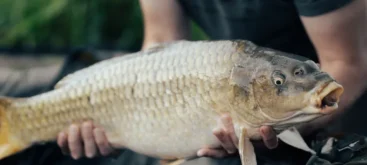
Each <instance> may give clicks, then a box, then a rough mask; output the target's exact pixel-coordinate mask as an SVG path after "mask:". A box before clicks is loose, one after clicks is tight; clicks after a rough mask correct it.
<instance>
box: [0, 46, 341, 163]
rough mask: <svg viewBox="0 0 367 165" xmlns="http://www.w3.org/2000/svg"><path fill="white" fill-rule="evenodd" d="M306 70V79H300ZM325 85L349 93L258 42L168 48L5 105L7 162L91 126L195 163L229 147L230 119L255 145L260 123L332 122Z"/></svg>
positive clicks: (0, 141) (136, 146) (137, 147)
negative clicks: (224, 131)
mask: <svg viewBox="0 0 367 165" xmlns="http://www.w3.org/2000/svg"><path fill="white" fill-rule="evenodd" d="M297 67H298V68H303V71H304V72H306V73H304V74H303V76H294V75H293V73H294V70H295V69H297ZM274 71H277V72H274ZM319 73H320V74H319ZM320 75H321V76H320ZM282 76H285V77H286V78H287V79H285V80H282ZM276 80H282V81H284V82H283V83H284V84H282V85H278V86H277V85H275V84H274V83H275V82H276ZM326 83H327V84H333V85H331V87H330V88H333V89H329V90H330V91H328V92H332V91H335V90H337V94H336V96H335V97H336V98H337V100H336V102H337V101H338V98H339V96H340V94H341V93H342V87H341V86H340V85H338V84H337V83H336V82H335V81H334V80H333V79H332V78H331V77H330V76H329V75H328V74H321V71H320V70H319V68H318V67H317V66H316V65H314V63H313V62H310V61H307V59H306V60H305V59H301V57H300V56H293V55H289V54H286V53H283V52H279V51H275V50H271V49H267V48H263V47H259V46H257V45H255V44H253V43H252V42H249V41H242V40H237V41H196V42H190V41H178V42H174V43H169V44H163V45H160V46H158V47H155V48H152V49H149V50H148V51H141V52H137V53H133V54H131V55H127V56H123V57H115V58H113V59H109V60H105V61H102V62H100V63H97V64H95V65H92V66H91V67H88V68H86V69H83V70H80V71H77V72H76V73H74V74H70V75H68V76H66V77H65V78H64V79H62V80H61V81H60V82H59V83H58V84H57V85H56V87H55V89H54V90H52V91H50V92H46V93H43V94H40V95H36V96H33V97H29V98H2V99H0V122H1V127H0V158H4V157H7V156H9V155H12V154H15V153H17V152H19V151H21V150H24V149H25V148H27V147H30V146H31V145H32V144H33V143H39V142H45V141H53V140H55V139H56V137H57V134H58V133H59V132H60V131H62V130H63V129H65V128H67V127H68V126H69V125H70V124H72V123H81V122H82V121H85V120H93V122H94V123H96V124H97V125H100V126H102V127H103V128H105V130H106V133H107V137H108V139H109V141H110V143H111V144H112V145H113V146H114V147H117V148H119V147H127V148H129V149H132V150H134V151H136V152H139V153H142V154H145V155H149V156H154V157H158V158H162V159H175V158H186V157H191V156H195V155H196V152H197V151H198V150H199V149H200V148H202V147H218V146H219V145H220V143H219V141H218V140H217V139H216V137H215V136H214V135H213V134H212V130H213V129H214V128H215V127H216V126H217V121H216V120H217V119H218V118H219V116H220V115H221V114H223V113H229V114H230V115H231V117H232V118H233V121H234V124H235V128H236V134H237V136H247V137H249V138H251V139H259V138H260V135H259V132H258V128H259V127H260V126H261V125H272V126H273V127H274V128H275V129H278V130H283V129H285V128H287V127H289V126H292V125H295V124H301V123H304V122H306V121H309V120H311V119H314V118H316V117H319V116H321V115H323V112H321V109H317V108H315V104H316V102H317V99H320V98H319V95H318V94H319V93H320V92H317V91H322V90H321V86H322V85H324V84H326ZM329 86H330V85H329ZM322 89H324V88H322ZM333 109H335V107H334V108H333ZM306 112H307V113H308V115H305V114H303V115H301V116H299V117H296V116H295V115H296V114H297V115H300V114H302V113H306ZM291 117H292V118H291ZM243 129H246V132H247V133H246V134H245V135H242V134H241V133H242V130H243ZM1 151H3V152H1Z"/></svg>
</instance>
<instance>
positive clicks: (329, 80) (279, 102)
mask: <svg viewBox="0 0 367 165" xmlns="http://www.w3.org/2000/svg"><path fill="white" fill-rule="evenodd" d="M272 59H273V60H271V61H270V63H269V64H268V65H265V66H259V68H258V69H257V72H255V73H254V75H253V76H252V77H253V81H252V88H253V96H254V100H255V101H256V102H257V105H258V108H259V110H260V111H261V114H262V115H264V117H265V118H266V119H268V120H269V121H270V123H276V124H284V123H298V122H299V123H301V122H307V121H309V120H311V119H313V118H316V117H318V116H321V115H327V114H330V113H332V112H333V111H335V110H336V109H337V108H338V102H339V99H340V96H341V95H342V93H343V90H344V89H343V87H342V85H340V84H339V83H337V82H336V81H335V79H334V78H333V77H331V75H330V74H328V73H326V72H323V71H322V70H321V69H320V68H319V66H318V65H316V63H315V62H313V61H311V60H298V59H296V58H292V57H290V56H274V57H273V58H272ZM274 61H276V62H274Z"/></svg>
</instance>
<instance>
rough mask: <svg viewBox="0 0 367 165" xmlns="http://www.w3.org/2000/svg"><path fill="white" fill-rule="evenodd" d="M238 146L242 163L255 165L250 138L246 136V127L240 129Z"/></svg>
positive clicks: (243, 164)
mask: <svg viewBox="0 0 367 165" xmlns="http://www.w3.org/2000/svg"><path fill="white" fill-rule="evenodd" d="M238 148H239V154H240V157H241V164H242V165H257V162H256V154H255V151H254V146H253V145H252V143H251V141H250V139H249V138H248V137H247V130H246V128H242V129H241V133H240V141H239V147H238Z"/></svg>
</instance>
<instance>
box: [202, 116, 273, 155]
mask: <svg viewBox="0 0 367 165" xmlns="http://www.w3.org/2000/svg"><path fill="white" fill-rule="evenodd" d="M219 124H220V125H221V126H222V128H217V129H215V130H214V131H213V134H214V135H215V136H216V137H217V138H218V140H219V141H220V142H221V146H222V147H221V148H219V149H213V148H202V149H200V150H199V151H198V152H197V156H199V157H201V156H207V157H214V158H222V157H225V156H228V155H231V154H234V153H236V152H237V150H238V149H237V146H238V138H237V136H236V135H235V132H234V125H233V123H232V118H231V117H230V116H229V115H223V116H221V118H220V123H219ZM260 134H261V137H262V142H263V143H262V144H263V145H264V146H265V147H266V148H268V149H274V148H276V147H277V146H278V138H277V136H276V134H275V132H274V131H273V129H272V128H271V127H270V126H262V127H260ZM256 145H259V144H256Z"/></svg>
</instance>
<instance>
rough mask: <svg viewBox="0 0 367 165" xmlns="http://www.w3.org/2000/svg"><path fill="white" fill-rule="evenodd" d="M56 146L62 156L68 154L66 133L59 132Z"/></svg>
mask: <svg viewBox="0 0 367 165" xmlns="http://www.w3.org/2000/svg"><path fill="white" fill-rule="evenodd" d="M57 145H58V146H59V147H60V149H61V152H62V153H63V154H65V155H66V154H68V153H69V147H68V137H67V134H66V133H64V132H61V133H60V134H59V136H58V137H57Z"/></svg>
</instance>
